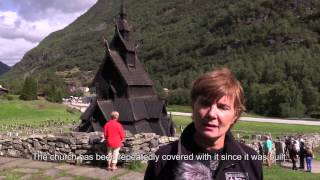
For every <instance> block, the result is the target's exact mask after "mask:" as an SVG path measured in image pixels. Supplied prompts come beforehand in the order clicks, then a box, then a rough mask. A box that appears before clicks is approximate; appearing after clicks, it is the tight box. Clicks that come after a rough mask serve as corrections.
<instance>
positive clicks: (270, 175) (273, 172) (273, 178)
mask: <svg viewBox="0 0 320 180" xmlns="http://www.w3.org/2000/svg"><path fill="white" fill-rule="evenodd" d="M263 178H264V179H265V180H279V179H281V180H294V179H303V180H319V179H320V174H314V173H312V174H311V173H307V172H303V171H293V170H291V169H286V168H281V167H279V166H276V165H275V166H271V167H264V168H263Z"/></svg>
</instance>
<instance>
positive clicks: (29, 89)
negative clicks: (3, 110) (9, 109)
mask: <svg viewBox="0 0 320 180" xmlns="http://www.w3.org/2000/svg"><path fill="white" fill-rule="evenodd" d="M37 88H38V87H37V82H36V81H35V80H34V79H33V78H31V77H27V78H26V79H25V81H24V84H23V87H22V91H21V95H20V99H22V100H26V101H28V100H35V99H37Z"/></svg>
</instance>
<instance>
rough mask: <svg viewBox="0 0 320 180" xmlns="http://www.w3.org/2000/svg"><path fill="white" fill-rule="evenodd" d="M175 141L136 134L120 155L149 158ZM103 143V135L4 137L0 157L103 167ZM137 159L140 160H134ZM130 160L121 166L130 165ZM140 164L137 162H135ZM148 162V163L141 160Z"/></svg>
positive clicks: (0, 146) (104, 152) (75, 133)
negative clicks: (165, 145) (162, 146)
mask: <svg viewBox="0 0 320 180" xmlns="http://www.w3.org/2000/svg"><path fill="white" fill-rule="evenodd" d="M176 139H177V138H174V137H166V136H162V137H160V136H159V135H156V134H154V133H142V134H136V135H134V136H131V137H126V141H125V142H124V147H122V148H121V151H120V153H121V154H122V155H130V156H132V155H136V156H138V155H152V154H154V152H155V151H156V150H158V148H159V146H161V145H164V144H167V143H169V142H172V141H175V140H176ZM106 152H107V149H106V143H105V140H104V138H103V133H101V132H92V133H82V132H71V133H67V134H58V135H52V134H47V135H41V134H34V135H31V136H28V137H6V138H2V139H1V140H0V156H9V157H16V158H27V159H34V160H40V161H53V162H54V161H56V162H68V163H79V164H100V163H105V160H106V158H107V156H106ZM135 158H139V157H135ZM130 160H132V159H130V157H129V158H123V159H120V160H119V161H120V162H124V163H126V162H129V161H130ZM137 160H139V159H137ZM141 160H147V159H143V158H142V159H141Z"/></svg>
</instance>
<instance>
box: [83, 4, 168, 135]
mask: <svg viewBox="0 0 320 180" xmlns="http://www.w3.org/2000/svg"><path fill="white" fill-rule="evenodd" d="M125 10H126V9H125V7H124V5H123V4H122V5H121V10H120V17H119V18H118V19H117V20H116V21H115V34H114V37H113V39H112V42H111V43H110V46H109V45H108V43H107V42H105V45H106V54H105V57H104V59H103V63H102V64H101V66H100V68H99V70H98V72H97V74H96V76H95V78H94V80H93V83H92V86H95V87H96V94H97V96H96V99H93V101H92V103H91V104H90V106H89V107H88V109H87V110H86V111H85V112H84V113H83V114H82V115H81V120H82V121H81V124H80V125H79V127H78V128H77V130H78V131H83V132H92V131H103V126H104V124H105V123H106V121H107V120H108V119H109V118H110V113H111V112H112V111H114V110H115V111H118V112H119V113H120V117H119V121H120V122H121V124H122V125H123V126H124V128H125V129H126V130H127V131H129V132H131V133H132V134H136V133H140V132H154V133H156V134H158V135H167V136H172V135H173V123H172V120H171V119H170V118H169V117H168V115H167V111H166V106H165V103H164V101H163V100H160V99H159V97H158V96H157V95H156V94H155V92H154V90H153V83H152V81H151V79H150V77H149V75H148V74H147V73H146V71H145V70H144V68H143V65H142V64H141V63H140V61H139V59H138V56H137V53H136V47H135V45H134V44H133V42H132V41H131V40H130V36H129V35H130V26H129V24H128V22H127V19H126V17H127V14H126V11H125Z"/></svg>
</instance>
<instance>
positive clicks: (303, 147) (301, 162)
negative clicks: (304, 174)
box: [299, 140, 306, 169]
mask: <svg viewBox="0 0 320 180" xmlns="http://www.w3.org/2000/svg"><path fill="white" fill-rule="evenodd" d="M305 156H306V149H305V146H304V141H302V140H301V141H300V151H299V158H300V167H299V168H300V169H304V159H305Z"/></svg>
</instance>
